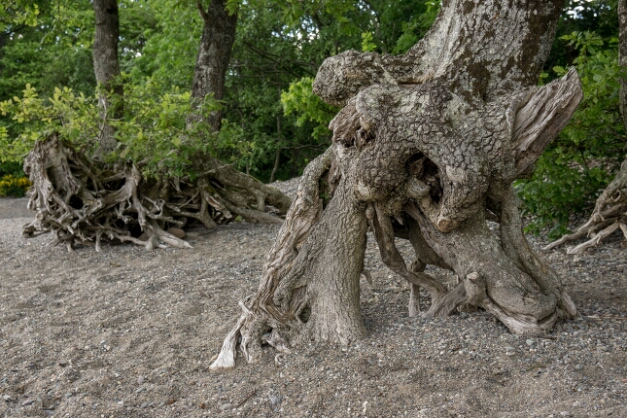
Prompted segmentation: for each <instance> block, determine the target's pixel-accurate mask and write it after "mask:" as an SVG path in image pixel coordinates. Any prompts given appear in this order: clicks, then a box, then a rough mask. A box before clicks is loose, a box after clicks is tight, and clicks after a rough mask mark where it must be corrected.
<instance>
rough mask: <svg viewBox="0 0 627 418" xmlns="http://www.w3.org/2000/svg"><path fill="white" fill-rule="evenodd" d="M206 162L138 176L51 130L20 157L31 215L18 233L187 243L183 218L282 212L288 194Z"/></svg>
mask: <svg viewBox="0 0 627 418" xmlns="http://www.w3.org/2000/svg"><path fill="white" fill-rule="evenodd" d="M206 163H207V166H208V167H210V168H211V169H210V170H208V172H206V173H204V174H203V175H201V176H199V177H197V178H195V179H194V180H193V181H192V180H191V179H189V178H182V179H166V180H163V179H145V178H143V177H142V175H141V173H140V170H139V169H138V167H136V166H135V165H127V166H124V167H121V168H117V167H116V168H115V169H114V170H109V169H108V168H107V167H101V166H97V165H96V164H93V163H92V162H90V161H89V159H87V158H86V157H85V156H84V155H83V154H82V153H80V152H78V151H76V150H75V149H73V148H72V146H71V145H70V144H67V143H65V142H63V141H62V140H60V139H59V137H58V135H57V134H52V135H50V136H49V137H48V138H47V139H46V140H44V141H41V142H38V143H37V144H36V145H35V148H34V149H33V151H31V153H30V154H29V155H28V156H27V157H26V159H25V162H24V170H25V172H26V173H27V174H28V176H29V178H30V180H31V182H32V183H33V187H32V189H31V190H30V192H29V202H28V208H29V209H30V210H32V211H34V212H35V219H34V220H33V221H32V222H30V223H29V224H27V225H25V226H24V229H23V234H24V236H26V237H35V236H38V235H41V234H44V233H48V232H52V233H54V235H55V241H54V243H55V244H59V243H63V244H65V245H66V246H67V248H68V249H69V250H72V248H73V247H74V245H75V244H84V245H93V246H94V247H95V249H96V251H100V249H101V246H102V243H103V242H130V243H133V244H137V245H142V246H145V247H146V248H147V249H153V248H164V247H177V248H191V246H190V245H189V243H187V242H186V241H184V240H183V238H184V236H185V233H184V231H183V230H182V228H184V227H185V225H186V224H187V223H188V221H189V220H190V219H195V220H197V221H199V222H201V223H202V224H203V225H204V226H205V227H207V228H208V229H213V228H215V227H216V226H217V224H219V223H228V222H231V221H233V220H234V219H235V218H236V217H237V216H241V217H242V218H243V219H245V220H247V221H250V222H271V223H277V222H278V223H280V222H282V220H281V219H280V218H279V217H277V216H274V215H282V214H285V213H286V212H287V209H288V207H289V205H290V203H291V202H290V200H289V198H287V197H286V196H285V195H283V194H282V193H281V192H279V191H278V190H275V189H272V188H270V187H267V186H264V185H263V184H261V183H260V182H258V181H257V180H255V179H253V178H252V177H250V176H247V175H245V174H242V173H239V172H237V171H235V170H233V169H232V168H231V167H229V166H225V165H223V164H221V163H220V162H219V161H217V160H215V159H208V160H207V161H206ZM102 166H104V165H103V164H102ZM270 213H272V215H271V214H270Z"/></svg>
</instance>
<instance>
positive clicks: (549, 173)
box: [517, 32, 625, 238]
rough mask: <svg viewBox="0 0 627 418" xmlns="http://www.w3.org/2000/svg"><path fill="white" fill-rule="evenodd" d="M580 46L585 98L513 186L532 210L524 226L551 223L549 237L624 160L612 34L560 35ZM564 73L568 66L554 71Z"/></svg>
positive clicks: (586, 205)
mask: <svg viewBox="0 0 627 418" xmlns="http://www.w3.org/2000/svg"><path fill="white" fill-rule="evenodd" d="M561 39H562V40H563V41H567V42H568V45H569V46H572V47H574V48H576V49H577V50H578V51H579V55H578V56H577V58H575V59H574V60H573V64H574V65H575V66H576V68H577V71H578V73H579V76H580V78H581V82H582V87H583V92H584V99H583V100H582V102H581V104H580V105H579V107H578V109H577V111H576V112H575V114H574V115H573V118H572V119H571V121H570V123H569V124H568V125H567V126H566V127H565V128H564V130H563V131H562V132H561V133H560V135H559V137H558V138H557V139H556V140H555V141H554V143H552V144H551V145H550V146H549V147H548V149H547V150H546V151H545V152H544V154H543V155H542V157H541V158H540V160H539V161H538V163H537V168H536V172H535V174H534V176H533V178H532V179H531V180H527V181H521V182H519V183H518V184H517V190H518V192H519V194H520V195H521V197H522V198H523V200H524V201H525V203H526V211H527V213H529V214H531V215H533V216H532V222H531V224H530V225H529V227H528V230H530V231H532V232H539V231H540V230H542V229H543V228H549V236H550V238H555V237H558V236H560V235H562V234H564V233H565V232H566V231H567V226H568V221H569V219H570V217H571V216H572V215H573V214H575V213H585V212H588V211H589V210H590V209H591V207H592V206H593V205H594V201H595V199H596V197H597V196H598V194H599V193H600V192H601V191H602V189H603V188H604V187H605V186H606V185H607V183H608V182H609V181H610V180H611V178H612V173H613V172H615V170H617V169H618V167H619V165H620V162H621V161H622V160H623V156H624V150H625V148H624V147H625V131H624V126H623V122H622V118H621V115H620V112H619V89H620V85H619V81H618V80H619V78H621V77H624V76H625V74H624V72H623V70H622V69H621V68H620V67H619V66H618V62H617V58H616V57H617V56H618V52H617V48H616V46H617V45H616V42H617V41H616V39H610V40H609V41H604V40H603V39H602V38H601V37H600V36H598V35H597V34H595V33H593V32H573V33H571V34H569V35H564V36H562V37H561ZM552 73H553V74H555V75H556V76H558V77H559V76H563V75H564V74H565V73H566V69H565V68H564V67H562V66H555V67H554V68H553V71H552Z"/></svg>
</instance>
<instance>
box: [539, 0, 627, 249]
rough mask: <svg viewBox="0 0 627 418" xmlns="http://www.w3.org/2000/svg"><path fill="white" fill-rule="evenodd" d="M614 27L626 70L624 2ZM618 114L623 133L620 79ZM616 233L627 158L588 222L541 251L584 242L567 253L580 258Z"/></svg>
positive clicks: (626, 207) (625, 95) (624, 223)
mask: <svg viewBox="0 0 627 418" xmlns="http://www.w3.org/2000/svg"><path fill="white" fill-rule="evenodd" d="M618 27H619V43H618V63H619V65H620V66H621V67H623V68H626V69H627V0H619V2H618ZM620 112H621V115H622V117H623V124H624V125H625V130H626V131H627V80H625V79H624V78H621V79H620ZM619 230H620V231H621V232H622V233H623V235H624V236H625V238H626V239H627V158H626V159H625V161H623V163H622V164H621V167H620V170H619V171H618V173H616V176H615V177H614V180H612V182H611V183H610V184H609V185H608V186H607V187H606V188H605V190H603V193H601V196H599V197H598V198H597V201H596V205H595V207H594V210H593V211H592V215H591V216H590V219H588V221H587V222H586V223H585V224H583V225H581V226H580V227H579V228H577V230H575V232H573V233H572V234H568V235H564V236H563V237H562V238H560V239H558V240H557V241H555V242H552V243H551V244H549V245H547V246H546V247H545V250H550V249H553V248H555V247H558V246H560V245H562V244H564V243H567V242H572V241H575V240H578V239H581V238H588V239H587V240H586V241H584V242H582V243H580V244H579V245H576V246H574V247H572V248H569V249H568V250H567V253H568V254H582V253H583V252H585V251H586V250H587V249H588V248H591V247H594V246H595V245H597V244H599V243H600V242H601V240H603V238H605V237H607V236H609V235H611V234H613V233H614V232H615V231H619Z"/></svg>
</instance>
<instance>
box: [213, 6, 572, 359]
mask: <svg viewBox="0 0 627 418" xmlns="http://www.w3.org/2000/svg"><path fill="white" fill-rule="evenodd" d="M563 5H564V1H563V0H551V1H546V0H520V1H516V2H500V1H484V2H482V1H467V0H444V1H443V2H442V8H441V11H440V14H439V15H438V18H437V19H436V21H435V23H434V25H433V27H432V28H431V30H430V31H429V32H428V33H427V35H426V36H425V38H424V39H423V40H421V41H420V42H419V43H418V44H416V45H415V46H414V47H413V48H412V49H410V50H409V52H408V53H407V54H405V55H402V56H388V55H384V56H381V55H379V54H376V53H359V52H356V51H348V52H345V53H342V54H339V55H336V56H333V57H330V58H328V59H327V60H325V62H324V63H323V64H322V66H321V67H320V69H319V71H318V75H317V76H316V80H315V81H314V87H313V88H314V92H315V93H316V94H317V95H319V96H320V97H321V98H322V99H323V100H324V101H326V102H327V103H329V104H332V105H337V106H343V109H342V110H341V111H340V112H339V113H338V115H337V116H336V117H335V119H334V120H333V121H332V122H331V124H330V128H331V129H332V130H333V145H332V146H331V148H329V150H327V152H326V153H325V154H324V155H323V156H321V157H319V158H318V159H316V160H314V161H312V163H310V164H309V165H308V167H307V169H306V170H305V173H304V175H303V179H302V180H301V184H300V187H299V192H298V197H297V199H296V201H295V202H294V204H293V205H292V206H291V208H290V211H289V212H288V215H287V218H286V222H285V224H284V225H283V227H282V228H281V231H280V232H279V235H278V237H277V239H276V242H275V244H274V246H273V248H272V250H271V251H270V254H269V256H268V259H267V263H266V265H265V266H264V271H263V273H262V279H261V284H260V286H259V290H258V292H257V294H256V295H255V296H254V297H253V298H252V299H250V300H249V301H247V303H246V304H244V307H243V310H244V313H243V315H242V316H241V318H240V320H239V321H238V323H237V325H236V327H235V328H234V329H233V330H232V331H231V333H230V334H229V335H228V336H227V338H226V339H225V341H224V344H223V347H222V350H221V352H220V355H219V356H218V358H217V360H216V361H215V362H214V363H213V364H212V365H211V369H212V370H216V369H223V368H230V367H233V366H234V364H235V363H234V360H235V353H236V349H237V347H238V345H239V347H240V349H241V352H242V353H243V354H244V356H245V357H246V359H247V360H248V361H253V360H255V359H256V358H258V355H259V349H260V347H261V342H262V341H265V342H267V343H268V344H270V345H272V346H274V347H276V348H278V349H279V350H285V349H287V346H288V345H289V343H290V342H293V341H299V340H300V341H303V340H305V341H306V340H309V339H315V340H325V341H331V342H338V343H342V344H346V343H348V342H350V341H353V340H354V339H356V338H359V337H360V336H361V335H363V333H364V327H363V323H362V319H361V315H360V308H359V291H358V290H359V272H360V270H361V269H363V256H364V253H363V245H364V243H365V239H366V224H368V223H369V224H370V227H371V228H372V230H373V231H374V236H375V239H376V241H377V244H378V246H379V250H380V253H381V257H382V259H383V261H384V263H385V264H387V265H388V266H389V267H390V268H391V269H392V270H393V271H395V272H396V273H398V274H399V275H400V276H402V277H403V278H405V279H406V280H407V281H408V282H409V283H410V285H412V286H421V287H423V288H424V289H425V290H426V291H427V292H428V293H429V294H430V296H431V307H430V309H429V310H428V311H427V312H426V315H429V316H447V315H449V314H451V313H452V312H453V311H454V310H455V309H457V308H460V309H462V308H463V309H467V308H476V307H481V308H483V309H485V310H487V311H488V312H490V313H492V314H493V315H495V316H496V317H497V318H498V319H499V320H501V322H503V323H504V324H505V325H506V326H507V327H508V328H509V329H510V330H511V331H512V332H513V333H517V334H527V335H544V334H545V333H546V332H548V331H550V330H551V329H552V327H553V325H554V323H555V321H556V320H557V319H558V318H559V317H569V318H572V317H574V316H575V315H576V310H575V307H574V305H573V303H572V301H571V300H570V298H569V296H568V295H567V294H566V293H565V292H564V290H563V288H562V284H561V282H560V279H559V277H558V275H557V274H556V273H555V272H554V271H553V270H552V269H551V268H550V267H549V266H548V265H547V264H546V263H545V262H544V260H542V259H541V258H540V257H538V256H537V255H536V254H535V253H534V252H533V250H532V248H531V246H530V245H529V244H528V242H527V241H526V239H525V236H524V234H523V230H522V221H521V217H520V213H519V211H518V204H519V202H518V199H517V197H516V195H515V193H514V191H513V189H512V183H513V182H514V181H515V180H516V179H517V178H520V177H523V176H526V175H528V174H529V172H530V171H532V170H533V164H534V163H535V161H537V159H538V158H539V157H540V155H541V153H542V151H543V150H544V148H545V147H546V146H547V144H548V143H549V142H550V141H551V140H552V139H553V138H554V137H555V136H556V135H557V134H558V133H559V131H560V130H561V129H562V128H563V127H564V126H565V125H566V123H567V122H568V120H569V119H570V117H571V116H572V114H573V112H574V111H575V109H576V107H577V105H578V103H579V101H580V100H581V98H582V92H581V85H580V82H579V78H578V76H577V73H576V72H575V71H574V70H571V71H570V72H569V73H568V74H567V75H566V76H565V77H564V78H562V79H560V80H556V81H554V82H552V83H550V84H548V85H546V86H543V87H541V88H540V87H536V83H537V80H538V76H539V74H540V71H541V69H542V65H543V63H544V61H545V60H546V58H547V56H548V54H549V51H550V47H551V44H552V41H553V39H554V37H555V31H556V28H557V21H558V18H559V15H560V12H561V9H562V7H563ZM329 199H330V200H329ZM487 219H491V220H494V221H496V222H498V223H499V224H500V228H499V231H498V232H497V233H495V232H493V231H492V230H491V229H490V228H488V225H487V222H486V220H487ZM395 236H397V237H400V238H409V239H410V241H411V243H412V245H413V247H414V250H415V252H416V260H415V261H414V263H413V267H411V268H408V264H409V263H407V262H406V261H405V260H404V259H403V258H402V256H401V254H400V253H399V252H398V250H397V249H396V246H395V243H394V239H395ZM426 264H432V265H436V266H439V267H441V268H445V269H449V270H452V271H454V272H455V273H456V274H457V276H458V277H459V278H460V281H459V283H458V284H457V285H455V286H453V288H452V289H447V287H446V286H445V285H444V284H443V283H441V282H440V281H438V280H437V279H436V278H435V277H432V276H431V275H429V274H427V273H425V272H424V271H423V270H424V266H425V265H426ZM414 290H416V288H414ZM417 293H418V292H416V291H414V292H412V293H411V294H412V295H414V296H415V295H417ZM415 305H416V301H415V300H414V301H410V307H412V309H411V311H412V312H415V311H416V309H415ZM240 337H241V338H240Z"/></svg>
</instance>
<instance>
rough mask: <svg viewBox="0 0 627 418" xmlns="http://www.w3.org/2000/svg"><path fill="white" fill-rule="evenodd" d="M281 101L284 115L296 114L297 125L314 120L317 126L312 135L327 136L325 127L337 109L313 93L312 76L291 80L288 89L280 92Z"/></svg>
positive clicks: (322, 137) (327, 132)
mask: <svg viewBox="0 0 627 418" xmlns="http://www.w3.org/2000/svg"><path fill="white" fill-rule="evenodd" d="M281 103H282V104H283V111H284V112H285V115H291V114H292V113H295V114H297V115H298V117H297V118H296V125H297V126H303V125H304V124H305V123H306V122H308V121H309V122H314V123H315V124H317V126H316V127H315V128H314V131H313V132H312V136H313V137H314V138H316V139H318V140H322V139H325V138H328V136H329V129H328V128H327V127H328V126H329V122H331V119H333V117H334V116H335V114H336V113H337V112H338V111H339V109H338V108H336V107H334V106H330V105H328V104H326V103H325V102H323V101H322V99H320V98H319V97H318V96H316V95H315V94H314V93H313V78H312V77H303V78H301V79H300V80H297V81H294V82H292V83H291V84H290V87H289V89H288V91H286V92H285V91H284V92H282V93H281Z"/></svg>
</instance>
